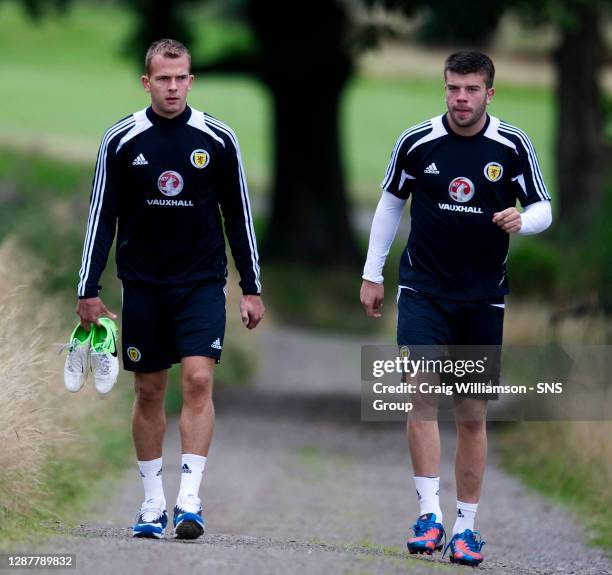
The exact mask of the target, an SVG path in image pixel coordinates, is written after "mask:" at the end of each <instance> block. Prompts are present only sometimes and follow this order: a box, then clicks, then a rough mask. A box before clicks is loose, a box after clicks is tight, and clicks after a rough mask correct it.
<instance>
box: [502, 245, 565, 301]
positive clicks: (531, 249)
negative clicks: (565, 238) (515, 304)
mask: <svg viewBox="0 0 612 575" xmlns="http://www.w3.org/2000/svg"><path fill="white" fill-rule="evenodd" d="M517 239H518V238H517ZM520 240H523V241H517V242H516V244H515V245H513V246H512V248H511V249H510V256H509V258H508V260H509V264H508V268H509V277H510V288H511V290H512V293H513V294H516V295H531V296H537V297H540V298H542V299H545V300H550V296H551V294H554V292H555V288H556V285H557V282H558V278H559V274H560V271H561V267H562V265H563V262H562V259H561V254H560V253H559V251H558V249H557V248H555V247H554V246H552V245H550V244H549V243H547V242H546V241H544V240H543V239H542V238H540V237H536V238H520Z"/></svg>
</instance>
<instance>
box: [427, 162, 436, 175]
mask: <svg viewBox="0 0 612 575" xmlns="http://www.w3.org/2000/svg"><path fill="white" fill-rule="evenodd" d="M423 173H424V174H440V172H439V171H438V167H437V166H436V163H435V162H432V163H431V164H429V166H427V167H426V168H425V169H424V170H423Z"/></svg>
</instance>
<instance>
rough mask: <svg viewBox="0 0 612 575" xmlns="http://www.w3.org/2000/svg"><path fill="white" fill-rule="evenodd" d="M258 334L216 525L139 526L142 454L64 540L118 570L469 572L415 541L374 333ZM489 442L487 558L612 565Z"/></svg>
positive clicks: (89, 562)
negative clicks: (370, 401)
mask: <svg viewBox="0 0 612 575" xmlns="http://www.w3.org/2000/svg"><path fill="white" fill-rule="evenodd" d="M259 343H260V345H261V348H262V350H263V352H264V353H265V358H266V362H265V365H262V370H261V372H260V374H259V376H258V379H257V381H256V385H255V386H254V388H253V389H250V390H247V391H243V392H236V391H232V392H227V393H223V394H219V397H218V398H217V401H216V405H217V428H216V431H215V439H214V442H213V448H212V450H211V453H210V460H209V463H208V466H207V468H206V474H205V481H204V488H203V500H204V503H205V512H206V513H205V515H206V520H207V534H206V535H205V536H204V537H203V538H201V539H199V540H197V541H194V542H180V541H175V540H173V539H171V538H170V536H167V538H166V539H164V540H162V541H149V540H134V539H132V538H131V537H130V532H129V526H130V524H131V521H132V519H133V516H134V514H135V512H136V509H137V507H138V505H139V503H140V501H141V497H142V488H141V484H140V481H139V479H138V473H137V470H136V468H135V466H134V468H133V469H130V470H129V472H127V473H126V477H125V480H124V481H123V482H121V483H120V484H119V485H117V487H116V489H115V490H114V496H113V497H112V498H111V500H110V501H107V502H104V503H103V504H101V505H100V507H99V510H98V512H97V513H96V514H92V518H93V517H95V521H94V520H92V518H87V519H86V522H85V523H83V524H82V525H81V526H80V527H79V528H78V529H76V530H75V532H74V535H73V536H70V537H65V536H64V537H58V538H55V539H54V540H53V541H51V542H50V546H51V548H52V549H53V551H54V552H60V551H62V552H70V553H76V555H77V572H79V573H80V572H82V573H100V574H104V573H109V574H111V573H112V574H113V575H117V574H118V573H133V574H137V573H147V574H150V573H162V572H163V573H165V572H180V573H185V572H196V570H197V571H198V572H205V570H206V569H207V568H209V569H211V570H212V572H214V573H248V574H249V575H258V574H260V573H261V574H264V573H265V574H270V573H282V574H287V575H291V574H294V573H295V574H303V573H308V574H310V573H312V574H318V573H322V574H323V573H359V574H367V573H376V574H395V573H398V574H399V573H402V574H405V573H407V572H409V573H414V574H416V575H419V574H425V573H432V572H440V571H441V570H442V571H447V572H453V573H460V572H465V568H461V567H456V566H451V565H450V564H449V563H448V561H447V560H445V561H444V562H442V561H441V560H440V555H439V554H437V556H436V559H428V558H425V559H423V558H415V557H411V556H409V555H408V554H407V553H406V552H405V551H404V549H405V547H404V539H405V536H406V535H407V534H408V531H409V527H410V525H411V523H412V522H413V521H414V519H415V517H416V515H417V506H416V501H415V496H414V488H413V485H412V478H411V471H410V465H409V459H408V454H407V450H406V446H405V439H404V434H403V426H402V425H401V424H384V425H383V424H363V423H361V422H360V421H359V398H358V395H356V394H357V393H358V390H359V361H358V358H359V345H360V344H361V343H365V342H361V341H359V342H357V341H356V340H350V339H338V338H326V337H319V336H317V337H314V336H312V335H308V334H304V333H301V332H299V331H290V330H283V331H282V332H280V331H273V330H270V329H268V330H263V331H262V332H261V333H260V334H259ZM314 354H316V355H314ZM313 358H316V360H315V361H313ZM442 433H443V466H442V467H443V468H442V478H443V481H442V506H443V510H444V511H445V513H446V517H447V520H446V524H447V526H448V527H449V528H450V527H451V525H452V516H453V514H454V503H455V496H454V479H453V473H452V463H453V450H454V437H453V431H452V429H451V428H450V427H444V428H443V429H442ZM166 439H167V441H166V449H165V452H164V484H165V489H166V497H167V498H168V504H169V506H171V505H172V504H173V502H174V497H175V496H176V492H177V491H178V481H179V472H178V469H179V460H180V454H179V451H178V449H177V447H178V445H179V437H178V429H177V426H176V422H172V423H171V425H170V426H169V431H168V434H167V438H166ZM491 443H492V456H491V460H492V461H491V464H490V465H489V467H488V469H487V476H486V479H485V487H484V493H483V497H482V504H481V509H480V511H479V515H478V525H477V527H478V528H479V529H480V531H481V532H482V533H483V536H484V538H485V539H486V540H487V545H486V546H485V548H484V550H483V551H484V553H485V563H483V565H482V566H481V567H480V570H481V571H485V572H489V573H495V574H498V573H499V574H502V575H505V574H513V575H514V574H517V575H535V574H553V573H554V574H572V573H575V574H578V573H580V574H586V575H589V574H593V575H595V574H597V575H602V574H606V573H612V562H611V561H610V560H609V559H608V558H606V557H605V555H604V554H603V553H602V552H601V551H598V550H594V549H591V548H588V547H586V546H585V545H584V544H583V543H581V542H580V541H575V538H576V536H577V534H578V533H577V531H576V530H575V529H574V525H575V523H574V521H573V519H572V517H571V516H570V515H569V514H567V513H566V512H564V511H561V510H560V509H558V508H556V507H553V506H551V505H550V504H548V503H546V502H544V501H543V500H542V499H541V498H540V497H539V496H537V495H534V494H531V493H529V492H527V491H526V490H525V489H524V488H523V487H522V486H521V485H520V483H518V482H517V481H516V480H515V479H513V478H511V477H509V476H507V475H506V474H505V473H504V472H502V471H501V470H500V469H499V468H498V467H497V466H496V465H495V463H494V462H495V448H494V441H492V442H491ZM519 554H520V556H519ZM55 572H56V571H55ZM470 572H471V571H470Z"/></svg>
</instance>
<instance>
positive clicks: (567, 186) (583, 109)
mask: <svg viewBox="0 0 612 575" xmlns="http://www.w3.org/2000/svg"><path fill="white" fill-rule="evenodd" d="M573 4H574V10H573V12H574V15H575V19H574V22H573V24H574V25H573V26H571V27H565V28H563V29H562V33H561V42H560V45H559V47H558V49H557V51H556V54H555V63H556V67H557V83H558V89H557V98H558V100H557V106H558V107H557V114H558V117H557V126H558V133H557V148H556V156H557V157H556V165H557V186H558V190H559V194H558V198H559V204H560V210H561V214H562V217H563V218H564V219H566V221H568V222H571V223H574V224H580V223H583V222H585V221H587V220H588V218H589V217H590V216H592V215H593V214H594V213H595V211H596V210H597V206H598V203H599V199H600V189H601V185H602V168H603V161H602V160H603V150H604V138H603V112H602V99H601V98H602V95H601V91H600V86H599V77H598V75H599V70H600V65H601V61H602V38H601V29H600V21H599V16H600V13H599V10H598V9H597V6H596V3H595V2H592V3H591V2H575V3H573Z"/></svg>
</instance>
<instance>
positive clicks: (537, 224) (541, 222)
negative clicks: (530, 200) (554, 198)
mask: <svg viewBox="0 0 612 575" xmlns="http://www.w3.org/2000/svg"><path fill="white" fill-rule="evenodd" d="M551 223H552V210H551V209H550V202H549V201H547V200H544V201H541V202H536V203H535V204H530V205H528V206H527V207H526V208H525V211H524V212H523V213H522V214H521V229H520V230H519V231H518V234H519V235H521V236H530V235H532V234H539V233H540V232H543V231H544V230H545V229H546V228H547V227H548V226H550V224H551Z"/></svg>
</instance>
